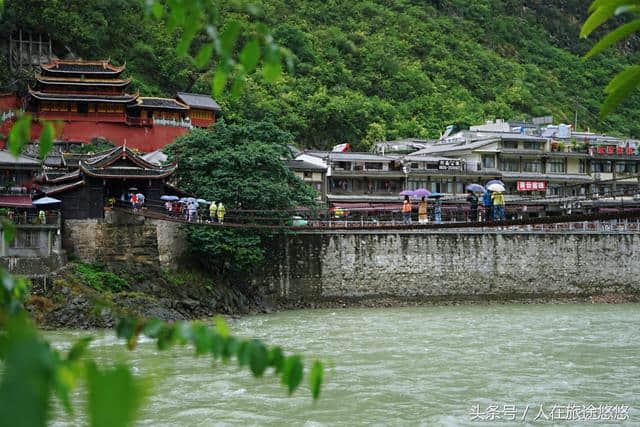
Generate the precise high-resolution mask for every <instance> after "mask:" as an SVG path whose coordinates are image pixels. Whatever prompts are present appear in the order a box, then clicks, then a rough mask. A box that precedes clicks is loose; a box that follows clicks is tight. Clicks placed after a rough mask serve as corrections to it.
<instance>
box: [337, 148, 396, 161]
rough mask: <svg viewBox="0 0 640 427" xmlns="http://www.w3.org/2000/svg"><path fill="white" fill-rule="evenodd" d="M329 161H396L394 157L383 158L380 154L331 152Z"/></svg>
mask: <svg viewBox="0 0 640 427" xmlns="http://www.w3.org/2000/svg"><path fill="white" fill-rule="evenodd" d="M328 157H329V160H333V161H338V162H342V161H346V162H348V161H354V160H365V161H366V160H369V161H377V162H390V161H393V160H395V159H394V158H392V157H388V156H381V155H379V154H371V153H349V152H347V153H340V152H335V153H334V152H331V151H330V152H329V153H328Z"/></svg>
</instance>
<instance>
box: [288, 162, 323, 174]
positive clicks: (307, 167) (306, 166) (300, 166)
mask: <svg viewBox="0 0 640 427" xmlns="http://www.w3.org/2000/svg"><path fill="white" fill-rule="evenodd" d="M285 165H286V166H287V167H288V168H289V169H291V170H294V171H295V170H299V171H321V172H324V171H326V170H327V168H326V167H324V166H320V165H316V164H313V163H310V162H305V161H304V160H286V161H285Z"/></svg>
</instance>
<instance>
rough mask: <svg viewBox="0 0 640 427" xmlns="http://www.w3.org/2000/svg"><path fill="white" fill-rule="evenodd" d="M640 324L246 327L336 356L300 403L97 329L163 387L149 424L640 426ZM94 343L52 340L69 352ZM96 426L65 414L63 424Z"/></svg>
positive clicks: (463, 309) (429, 312)
mask: <svg viewBox="0 0 640 427" xmlns="http://www.w3.org/2000/svg"><path fill="white" fill-rule="evenodd" d="M639 326H640V305H637V304H623V305H604V304H599V305H587V304H574V305H519V304H513V305H461V306H441V307H430V306H428V307H418V308H393V309H336V310H301V311H289V312H283V313H276V314H269V315H260V316H252V317H246V318H243V319H240V320H237V321H234V322H232V331H233V332H234V333H235V334H236V335H240V336H247V337H257V338H261V339H263V340H264V341H265V342H267V343H270V344H278V345H281V346H282V347H283V348H284V349H286V350H287V351H296V352H299V353H302V354H303V355H304V356H305V358H306V360H307V361H308V360H310V359H311V358H312V357H319V358H321V359H323V360H325V361H327V362H328V365H329V367H328V369H327V372H326V376H325V385H324V387H323V391H322V395H321V398H320V400H319V401H318V402H316V403H315V404H314V403H313V402H312V399H311V397H310V393H309V390H308V387H306V382H305V387H303V388H302V389H301V390H299V391H297V392H296V393H295V394H294V395H293V396H292V397H288V396H287V394H286V392H285V389H284V387H282V386H281V385H280V384H279V383H278V382H277V380H276V379H275V378H274V377H273V376H272V375H267V376H266V377H265V378H261V379H254V378H253V377H251V375H250V374H249V373H248V371H247V370H246V369H245V370H238V369H237V368H236V366H235V364H231V365H228V366H224V365H220V364H216V365H212V363H211V360H210V359H208V358H206V357H200V358H194V357H193V356H192V351H191V350H188V349H186V348H181V347H176V348H173V349H171V350H168V351H163V352H159V351H157V350H156V348H155V346H154V345H153V344H152V343H151V342H148V341H147V342H145V341H143V342H142V343H141V345H140V346H139V347H138V349H137V350H136V351H134V352H128V351H126V350H124V349H123V345H122V343H121V342H119V341H118V340H116V339H115V338H114V336H113V333H112V332H111V331H108V332H98V333H97V335H98V339H97V340H96V341H94V342H93V344H92V354H93V355H94V356H95V357H96V358H97V359H99V360H101V361H103V362H113V361H120V360H127V361H128V363H130V364H131V365H132V366H134V369H135V371H136V372H137V373H138V374H139V375H142V376H144V377H145V378H147V379H149V380H150V383H151V386H152V389H151V390H152V393H151V396H150V397H149V398H148V399H147V402H146V405H145V407H144V410H143V413H142V415H141V417H140V419H139V422H138V423H139V425H150V426H174V425H183V426H208V425H285V424H286V425H305V426H324V425H344V426H351V425H365V424H367V425H370V424H374V425H425V426H428V425H496V424H494V421H492V417H493V418H494V419H496V417H500V418H502V421H500V425H515V424H519V425H523V423H524V424H537V423H539V422H544V423H546V424H548V425H551V424H556V425H558V424H559V425H576V424H577V425H592V424H594V425H595V424H597V425H606V424H618V425H619V424H620V423H622V424H625V425H640V329H639ZM83 335H85V333H82V332H56V333H51V334H49V338H50V339H52V340H53V342H54V344H55V345H56V347H59V348H66V347H68V346H69V343H70V342H71V340H72V339H73V338H77V337H80V336H83ZM305 380H306V378H305ZM76 401H77V405H80V406H81V405H82V396H81V394H79V395H78V396H76ZM554 405H557V406H556V407H555V408H554ZM568 405H569V410H567V406H568ZM588 405H593V407H590V406H588ZM600 405H602V406H600ZM541 407H542V412H543V413H544V416H546V417H548V418H549V419H548V420H545V418H544V416H543V415H542V414H540V409H541ZM563 408H564V409H563ZM625 408H628V409H625ZM78 412H83V411H78ZM625 414H626V415H625ZM552 415H553V417H554V418H553V420H552V419H551V416H552ZM616 417H617V419H618V420H617V421H616V420H615V419H616ZM536 418H537V420H536ZM612 418H613V420H612ZM522 419H524V421H523V422H521V421H520V420H522ZM483 420H484V421H483ZM83 423H84V420H83V419H82V418H81V416H76V418H70V417H67V416H65V415H64V414H62V412H61V411H60V410H59V409H57V421H56V423H54V424H55V425H69V424H71V425H82V424H83Z"/></svg>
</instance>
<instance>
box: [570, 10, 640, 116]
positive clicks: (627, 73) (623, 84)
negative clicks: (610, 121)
mask: <svg viewBox="0 0 640 427" xmlns="http://www.w3.org/2000/svg"><path fill="white" fill-rule="evenodd" d="M589 12H590V13H591V15H589V18H588V19H587V20H586V21H585V23H584V25H583V26H582V29H581V30H580V36H581V37H587V36H588V35H589V34H591V33H592V32H593V31H594V30H596V29H597V28H598V27H600V26H601V25H603V24H604V23H605V22H606V21H607V20H609V19H611V18H613V17H614V16H618V15H622V14H625V13H638V12H640V1H638V0H595V1H594V2H593V3H591V6H590V7H589ZM639 29H640V19H637V18H636V19H634V20H632V21H631V22H628V23H626V24H624V25H621V26H619V27H618V28H617V29H615V30H613V31H611V32H610V33H608V34H607V35H606V36H604V37H603V38H602V39H600V41H599V42H598V43H597V44H596V45H595V46H594V47H593V48H591V50H590V51H589V52H588V53H587V54H586V55H585V58H591V57H592V56H594V55H596V54H598V53H600V52H602V51H603V50H605V49H606V48H608V47H610V46H611V45H613V44H615V43H617V42H619V41H620V40H622V39H624V38H626V37H629V36H630V35H632V34H633V33H635V32H637V31H638V30H639ZM638 85H640V65H633V66H629V67H626V68H625V69H624V70H623V71H621V72H619V73H618V74H617V75H616V76H615V77H614V78H613V79H612V80H611V81H610V82H609V84H608V85H607V86H606V87H605V89H604V90H605V93H606V94H607V98H606V99H605V100H604V103H603V104H602V109H601V110H600V116H601V117H605V116H607V115H608V114H609V113H611V112H612V111H613V110H614V109H615V108H616V107H617V106H618V105H620V103H621V102H622V101H623V100H624V99H625V98H626V97H628V96H629V94H630V93H631V92H632V91H633V90H634V89H635V88H637V87H638Z"/></svg>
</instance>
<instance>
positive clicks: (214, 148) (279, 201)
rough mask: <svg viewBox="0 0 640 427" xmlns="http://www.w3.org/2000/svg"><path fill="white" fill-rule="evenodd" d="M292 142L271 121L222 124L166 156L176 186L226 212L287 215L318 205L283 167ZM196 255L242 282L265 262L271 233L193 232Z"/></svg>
mask: <svg viewBox="0 0 640 427" xmlns="http://www.w3.org/2000/svg"><path fill="white" fill-rule="evenodd" d="M292 141H293V137H292V136H291V134H289V133H288V132H285V131H283V130H281V129H280V128H278V127H277V126H276V125H275V124H273V123H271V122H267V121H260V122H254V121H239V122H237V123H227V122H225V121H224V120H222V121H220V122H218V123H217V124H216V125H215V127H214V128H213V129H212V130H201V129H196V130H193V131H192V132H190V133H189V134H188V135H185V136H183V137H181V138H179V139H177V140H176V141H175V143H173V144H172V145H170V146H169V147H167V149H166V151H167V153H168V154H169V158H170V160H172V161H176V162H177V163H178V164H179V165H180V167H179V168H178V171H177V172H176V175H175V179H176V184H177V185H178V186H179V187H180V188H181V189H183V190H185V191H187V192H189V193H191V194H194V195H196V196H198V197H202V198H204V199H207V200H211V201H214V202H222V203H223V204H224V205H225V206H226V208H227V210H233V209H242V210H274V211H276V212H274V213H270V214H269V215H271V216H273V215H281V216H286V215H287V213H286V210H288V209H295V208H298V207H302V206H312V205H313V204H314V199H315V194H314V191H313V190H312V189H311V188H309V187H307V186H306V185H305V184H304V183H303V182H302V180H300V179H299V178H298V177H296V176H295V175H294V174H293V172H291V171H290V170H289V169H288V168H287V167H286V165H285V164H284V162H283V159H285V158H289V157H290V152H289V149H288V147H287V144H288V143H291V142H292ZM188 233H189V234H188V235H189V240H190V244H191V247H192V250H193V252H194V254H195V255H196V256H198V257H202V258H204V259H206V260H207V263H206V264H207V266H208V267H209V268H211V269H212V270H213V271H214V272H215V273H217V274H221V275H223V276H227V277H229V276H230V275H231V276H233V277H234V278H237V277H238V275H242V276H244V275H245V274H247V273H251V272H252V271H253V270H254V269H255V268H257V267H258V266H259V265H260V264H261V263H262V262H263V261H264V255H265V249H266V247H267V244H268V242H269V240H271V239H272V238H273V237H274V236H273V234H272V233H269V232H264V231H256V230H236V229H214V228H211V227H207V226H202V227H193V226H191V227H189V228H188Z"/></svg>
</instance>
